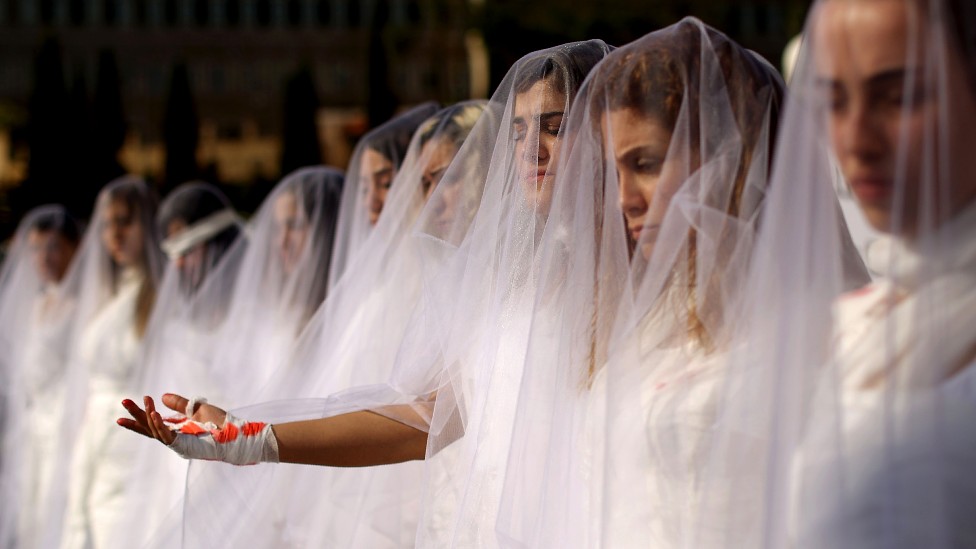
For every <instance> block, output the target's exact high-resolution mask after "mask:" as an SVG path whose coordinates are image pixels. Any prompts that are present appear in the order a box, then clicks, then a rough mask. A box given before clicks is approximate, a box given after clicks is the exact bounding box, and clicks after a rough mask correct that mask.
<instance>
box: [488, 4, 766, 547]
mask: <svg viewBox="0 0 976 549" xmlns="http://www.w3.org/2000/svg"><path fill="white" fill-rule="evenodd" d="M783 93H784V91H783V85H782V83H781V81H780V79H779V76H778V75H777V73H776V72H775V70H774V69H772V68H771V67H770V66H769V65H768V64H766V63H765V62H764V61H762V60H760V59H759V58H758V57H756V56H755V55H754V54H752V53H751V52H749V51H747V50H745V49H744V48H742V47H740V46H739V45H737V44H736V43H734V42H732V41H731V40H729V39H728V38H727V37H725V36H724V35H723V34H721V33H720V32H718V31H716V30H714V29H712V28H709V27H707V26H705V25H704V24H702V23H701V22H700V21H697V20H694V19H685V20H683V21H681V22H680V23H678V24H676V25H673V26H670V27H667V28H665V29H662V30H660V31H657V32H654V33H651V34H649V35H647V36H645V37H643V38H641V39H639V40H637V41H635V42H633V43H631V44H628V45H627V46H625V47H623V48H620V49H618V50H616V51H614V52H613V53H611V54H610V55H609V56H608V57H607V58H606V59H605V60H604V61H603V62H601V63H600V65H599V66H598V67H597V69H596V70H595V71H594V73H593V74H592V75H591V77H590V78H589V80H588V81H587V82H586V84H585V85H584V88H583V90H582V91H581V101H582V103H583V105H584V106H585V107H584V108H582V109H580V110H577V111H576V113H575V117H574V119H573V120H572V121H571V122H570V128H578V131H577V132H575V139H574V143H573V148H572V150H571V151H570V152H569V154H568V156H567V157H566V160H567V162H566V163H565V164H562V165H560V167H559V171H560V172H562V173H569V174H572V177H574V178H575V179H571V180H569V181H567V182H566V184H565V185H562V186H559V187H557V191H556V193H557V194H556V196H555V197H554V200H553V206H552V207H553V211H554V214H553V216H554V217H551V218H550V221H549V226H548V227H547V230H549V229H551V228H552V227H558V228H559V229H561V230H559V229H557V230H555V231H552V233H551V234H552V238H551V242H550V243H549V245H548V246H546V248H547V249H548V252H547V255H546V257H545V259H543V260H542V261H541V262H540V265H541V266H540V274H539V278H540V280H542V281H544V283H543V284H545V287H543V288H542V289H540V291H539V294H540V296H541V297H540V299H539V301H538V302H537V304H536V313H535V315H534V318H533V323H532V326H531V329H530V331H531V334H532V336H531V338H530V341H529V345H528V350H527V352H526V358H525V363H526V366H525V374H524V378H523V381H522V386H521V394H520V398H519V409H518V413H517V415H516V419H515V428H514V435H513V438H512V442H511V445H510V455H509V463H510V465H509V468H508V471H507V476H506V486H505V492H504V498H503V507H502V513H501V515H500V518H499V523H498V529H499V531H500V533H501V534H500V535H501V536H502V537H503V538H505V539H508V540H512V541H513V544H514V542H517V543H520V544H523V545H525V546H560V547H562V546H566V547H589V546H596V547H603V546H606V547H629V546H646V545H650V546H653V547H672V546H681V545H682V544H684V543H688V542H690V541H691V540H692V538H691V537H689V536H687V535H686V533H685V532H681V531H680V530H679V529H680V527H681V526H684V525H685V524H687V522H686V520H682V518H684V519H687V518H688V517H687V516H685V517H682V513H683V512H685V511H686V510H687V509H689V508H693V504H694V501H695V494H694V488H695V486H696V484H695V479H696V471H697V470H699V469H700V468H701V464H700V463H698V462H697V460H696V457H697V456H698V455H699V454H701V453H702V448H707V446H706V445H705V440H707V437H705V436H704V435H706V434H707V431H706V430H704V429H703V427H702V426H703V425H707V423H708V422H709V421H711V419H712V418H711V417H710V415H709V411H710V408H711V407H712V404H711V401H712V400H713V397H712V395H711V393H712V391H713V390H714V385H715V384H716V383H717V381H716V380H717V379H720V373H721V372H720V371H719V370H717V369H716V368H715V364H716V363H718V362H720V361H721V359H722V357H723V356H725V354H726V353H727V351H728V349H729V347H730V345H732V339H731V332H732V328H733V327H734V326H735V323H734V322H733V319H735V318H736V310H737V309H736V308H737V305H738V299H737V297H738V290H739V288H740V287H741V286H742V283H743V276H744V272H745V270H746V268H747V267H748V262H749V258H750V255H751V252H752V242H753V239H754V237H755V235H756V231H757V221H758V217H759V212H760V209H761V207H762V204H763V199H764V196H765V193H766V181H767V172H768V167H769V164H770V161H771V154H772V144H773V141H774V140H775V135H776V127H777V122H778V115H779V111H780V108H781V106H782V103H783ZM577 181H578V182H577ZM593 182H595V183H596V185H594V184H593ZM565 235H572V238H571V239H570V238H567V236H565ZM544 246H545V244H544ZM685 540H687V541H685ZM696 543H698V540H696V542H695V543H690V544H689V546H696V547H697V546H699V545H696Z"/></svg>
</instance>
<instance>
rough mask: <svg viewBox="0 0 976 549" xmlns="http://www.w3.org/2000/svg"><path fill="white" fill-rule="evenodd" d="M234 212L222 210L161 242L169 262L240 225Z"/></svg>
mask: <svg viewBox="0 0 976 549" xmlns="http://www.w3.org/2000/svg"><path fill="white" fill-rule="evenodd" d="M240 220H241V218H240V217H239V216H238V215H237V212H235V211H234V210H229V209H228V210H223V211H219V212H217V213H214V214H211V215H209V216H207V217H205V218H203V219H202V220H200V221H197V222H195V223H194V224H193V225H192V226H190V227H188V228H187V229H186V230H185V231H183V232H181V233H179V234H177V235H174V236H173V237H170V238H166V239H165V240H163V242H162V244H161V246H162V248H163V251H164V252H166V255H167V256H168V257H169V258H170V260H173V259H176V258H177V257H179V256H181V255H183V254H185V253H186V252H188V251H190V250H191V249H193V247H194V246H197V245H198V244H200V243H202V242H206V241H207V240H210V239H211V238H213V237H214V236H216V235H217V234H219V233H220V232H222V231H223V230H224V229H227V228H228V227H232V226H234V225H237V224H239V223H240Z"/></svg>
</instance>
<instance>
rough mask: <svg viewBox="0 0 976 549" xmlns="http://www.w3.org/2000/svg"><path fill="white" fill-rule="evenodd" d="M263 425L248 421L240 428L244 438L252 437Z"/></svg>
mask: <svg viewBox="0 0 976 549" xmlns="http://www.w3.org/2000/svg"><path fill="white" fill-rule="evenodd" d="M264 426H265V424H264V423H262V422H260V421H248V422H247V423H245V424H244V425H243V426H242V427H241V432H242V433H244V436H246V437H253V436H254V435H256V434H258V433H260V432H261V430H262V429H264Z"/></svg>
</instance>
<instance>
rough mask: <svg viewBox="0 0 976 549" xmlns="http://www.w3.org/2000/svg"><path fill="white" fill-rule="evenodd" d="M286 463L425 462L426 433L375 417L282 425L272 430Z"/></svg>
mask: <svg viewBox="0 0 976 549" xmlns="http://www.w3.org/2000/svg"><path fill="white" fill-rule="evenodd" d="M273 430H274V434H275V438H276V439H277V441H278V456H279V459H280V460H281V461H282V462H285V463H304V464H308V465H327V466H332V467H367V466H370V465H387V464H390V463H401V462H404V461H412V460H418V459H424V454H425V453H426V449H427V433H425V432H423V431H420V430H418V429H415V428H413V427H410V426H408V425H405V424H403V423H400V422H398V421H395V420H393V419H390V418H387V417H384V416H381V415H379V414H375V413H373V412H368V411H363V412H352V413H349V414H342V415H338V416H333V417H328V418H323V419H313V420H307V421H296V422H291V423H280V424H276V425H274V427H273Z"/></svg>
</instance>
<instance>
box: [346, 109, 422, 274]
mask: <svg viewBox="0 0 976 549" xmlns="http://www.w3.org/2000/svg"><path fill="white" fill-rule="evenodd" d="M439 108H440V107H439V106H438V105H437V103H434V102H427V103H423V104H421V105H418V106H416V107H414V108H412V109H410V110H408V111H406V112H403V113H401V114H399V115H397V116H396V117H394V118H393V119H391V120H389V121H388V122H385V123H383V124H381V125H380V126H378V127H377V128H375V129H373V130H371V131H370V132H369V133H367V134H366V135H364V136H363V137H362V138H361V139H360V140H359V142H358V143H357V144H356V148H355V149H354V150H353V152H352V156H351V157H350V160H349V166H348V167H347V168H346V179H347V180H348V181H349V184H348V185H346V186H345V188H344V190H343V193H342V206H341V210H340V215H339V226H338V228H337V230H336V239H335V240H336V243H335V247H334V250H333V252H332V270H331V271H330V272H329V278H328V281H329V287H330V288H331V287H332V286H334V285H335V284H336V283H337V282H338V281H339V279H340V277H341V276H342V274H343V273H345V272H346V268H347V267H348V266H349V262H350V261H352V259H353V258H354V257H355V256H356V254H358V253H359V250H360V249H361V248H362V247H363V245H364V243H365V242H366V238H367V237H368V236H369V234H370V232H371V230H372V228H373V225H374V223H371V222H370V209H371V202H372V201H373V200H379V198H378V197H375V196H374V193H375V192H376V191H377V190H379V191H381V192H385V190H383V189H374V188H372V184H373V178H374V176H375V174H376V172H377V171H381V170H380V168H375V167H374V168H371V167H370V166H366V165H364V162H363V157H364V156H365V155H366V154H367V152H368V151H373V152H374V153H376V154H378V155H379V156H381V157H382V158H384V159H385V161H386V162H388V163H389V165H388V168H387V169H388V170H389V173H386V174H382V175H380V176H379V178H380V180H381V181H389V182H392V181H393V179H394V178H395V177H396V172H397V170H399V168H400V165H401V164H402V163H403V161H404V159H405V157H406V155H407V147H408V146H409V144H410V139H411V137H412V136H413V133H414V131H415V130H416V129H417V127H418V126H419V125H420V123H421V122H423V121H424V120H426V119H427V118H429V117H430V116H432V115H433V114H434V113H435V112H437V110H438V109H439ZM380 211H382V207H380Z"/></svg>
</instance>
